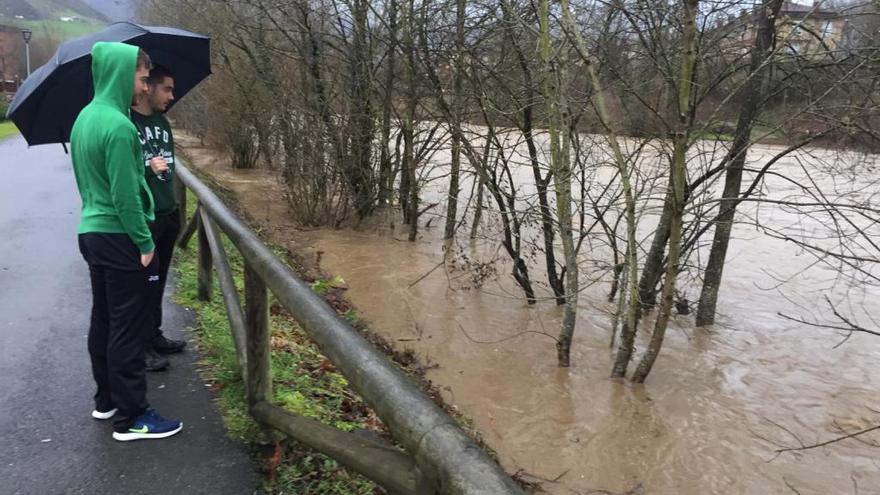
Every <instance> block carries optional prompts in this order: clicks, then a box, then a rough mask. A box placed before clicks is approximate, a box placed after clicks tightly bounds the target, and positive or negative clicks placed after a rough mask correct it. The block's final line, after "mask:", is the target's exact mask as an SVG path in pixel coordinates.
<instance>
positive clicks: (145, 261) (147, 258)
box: [141, 251, 156, 268]
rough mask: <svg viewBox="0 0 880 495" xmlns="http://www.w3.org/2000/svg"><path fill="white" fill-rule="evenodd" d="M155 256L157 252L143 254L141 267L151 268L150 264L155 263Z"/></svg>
mask: <svg viewBox="0 0 880 495" xmlns="http://www.w3.org/2000/svg"><path fill="white" fill-rule="evenodd" d="M155 254H156V251H150V252H149V253H147V254H142V255H141V265H143V267H144V268H146V267H148V266H150V263H152V262H153V256H154V255H155Z"/></svg>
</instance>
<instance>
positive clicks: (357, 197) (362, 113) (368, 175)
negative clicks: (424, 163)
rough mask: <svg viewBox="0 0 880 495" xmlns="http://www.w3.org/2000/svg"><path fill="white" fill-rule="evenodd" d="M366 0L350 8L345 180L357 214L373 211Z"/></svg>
mask: <svg viewBox="0 0 880 495" xmlns="http://www.w3.org/2000/svg"><path fill="white" fill-rule="evenodd" d="M367 13H368V6H367V0H355V2H354V8H353V19H352V20H353V27H354V32H353V35H352V52H353V53H352V61H351V75H352V79H351V95H352V116H351V119H352V137H351V141H352V142H351V153H350V154H349V160H348V161H349V163H348V164H347V170H348V174H347V175H348V182H349V185H350V187H351V188H352V193H353V194H354V202H355V210H356V211H357V214H358V217H359V218H361V219H363V218H366V217H367V216H368V215H369V214H370V213H372V211H373V207H374V204H375V203H374V202H373V198H374V195H373V190H374V184H373V164H372V156H373V155H372V152H373V125H374V120H375V119H374V116H373V105H372V98H373V76H372V73H373V70H372V63H371V61H370V60H371V58H372V53H371V51H370V49H369V44H368V41H367V31H368V29H369V28H368V26H367Z"/></svg>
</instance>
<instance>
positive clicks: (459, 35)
mask: <svg viewBox="0 0 880 495" xmlns="http://www.w3.org/2000/svg"><path fill="white" fill-rule="evenodd" d="M455 4H456V9H455V67H454V69H453V70H454V75H453V79H454V80H453V83H452V85H453V89H452V91H453V102H452V122H451V123H450V124H451V125H452V127H453V132H452V170H451V171H450V174H449V201H448V203H447V204H446V229H445V231H444V234H443V238H444V239H452V237H453V236H455V227H456V225H457V223H456V218H457V217H458V193H459V175H460V172H461V113H462V83H463V79H464V18H465V0H456V2H455Z"/></svg>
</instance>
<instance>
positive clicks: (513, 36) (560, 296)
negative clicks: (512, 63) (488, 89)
mask: <svg viewBox="0 0 880 495" xmlns="http://www.w3.org/2000/svg"><path fill="white" fill-rule="evenodd" d="M501 8H502V10H503V12H504V19H505V25H506V26H507V30H506V31H505V33H506V35H507V39H508V41H509V43H510V46H512V47H513V50H514V52H515V53H516V58H517V62H518V64H519V67H520V70H521V71H522V75H523V89H524V90H525V93H526V94H525V101H526V103H525V105H524V106H523V109H522V118H523V121H522V131H523V137H524V138H525V141H526V147H527V148H528V150H529V163H530V165H531V168H532V175H533V176H534V178H535V188H536V189H537V191H538V205H539V209H540V211H541V233H542V234H543V236H544V261H545V262H546V266H547V283H548V284H549V285H550V289H551V290H552V291H553V296H554V297H555V298H556V304H557V305H559V306H561V305H563V304H565V288H564V287H563V282H562V279H561V277H560V276H559V272H558V271H557V267H556V252H555V248H554V238H555V237H556V230H555V227H554V225H553V212H552V211H551V210H550V203H549V201H548V200H547V186H548V184H549V181H550V178H549V177H542V176H541V163H540V160H539V159H538V147H537V145H536V144H535V136H534V127H533V126H534V123H533V120H534V119H533V115H534V110H533V109H534V106H535V101H536V98H535V94H534V93H535V91H534V83H533V82H532V71H531V69H530V68H529V64H528V59H526V56H525V53H523V50H522V48H520V46H519V42H518V41H517V40H518V38H517V37H518V36H519V34H518V33H517V31H516V29H515V28H516V26H517V21H516V20H515V17H514V16H513V13H512V12H511V11H510V5H508V3H507V1H506V0H505V1H502V2H501Z"/></svg>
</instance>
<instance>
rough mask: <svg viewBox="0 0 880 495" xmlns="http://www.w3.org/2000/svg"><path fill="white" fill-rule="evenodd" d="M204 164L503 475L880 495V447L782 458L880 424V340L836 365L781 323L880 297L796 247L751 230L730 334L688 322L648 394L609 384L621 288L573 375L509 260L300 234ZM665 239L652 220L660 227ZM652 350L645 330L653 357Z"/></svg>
mask: <svg viewBox="0 0 880 495" xmlns="http://www.w3.org/2000/svg"><path fill="white" fill-rule="evenodd" d="M181 141H182V142H184V145H185V146H190V147H192V146H193V145H194V144H195V143H194V142H192V141H186V140H185V139H184V138H181ZM190 151H191V152H192V154H193V162H194V163H193V164H194V165H195V166H197V167H200V168H204V169H208V171H210V172H211V173H212V174H213V175H214V176H215V177H216V178H217V179H218V180H219V181H220V183H222V184H224V185H225V186H226V187H229V188H230V189H232V190H233V191H235V192H237V193H239V194H241V195H242V196H243V198H244V200H245V201H244V203H245V205H246V206H247V207H248V209H249V211H250V213H251V215H252V216H253V217H254V218H255V219H256V220H258V221H268V222H269V224H270V225H271V228H272V230H273V231H274V232H275V236H276V239H277V240H279V241H285V242H290V243H292V245H293V246H294V248H295V249H300V250H302V249H310V250H311V252H312V253H314V255H315V256H318V255H320V259H321V266H322V268H323V269H325V270H326V271H328V272H330V273H332V274H334V275H337V276H340V277H342V278H344V279H345V281H346V283H347V285H348V287H349V290H348V291H347V296H348V297H349V298H350V300H351V301H352V302H353V303H354V305H355V306H356V307H357V308H358V311H359V312H360V313H361V314H362V315H363V316H364V317H365V318H366V319H367V320H368V321H369V322H370V324H371V328H372V329H373V330H375V331H377V332H379V333H380V334H382V335H384V336H385V337H387V338H388V339H389V340H392V341H396V342H397V343H398V346H400V347H409V348H412V349H413V350H414V351H416V353H417V354H418V355H419V356H420V357H421V358H422V360H423V362H425V363H426V364H432V365H436V366H434V367H432V368H431V369H430V371H429V372H428V375H427V376H428V378H429V379H431V380H432V381H433V382H434V383H435V384H437V385H438V386H439V387H440V389H441V390H442V391H443V394H444V396H445V398H446V399H447V400H448V401H449V402H450V403H451V404H454V405H455V406H457V407H458V408H460V409H461V410H462V411H463V412H464V413H465V414H466V415H467V416H469V417H471V418H473V420H474V422H475V424H476V426H477V427H478V429H479V430H480V431H481V432H482V433H483V435H484V437H485V438H486V440H487V442H488V444H489V445H490V446H491V447H492V448H494V449H495V450H496V451H497V452H498V454H499V457H500V459H501V461H502V463H503V465H504V467H505V468H506V469H507V470H508V471H510V472H516V471H519V470H522V471H524V472H526V473H528V474H529V475H530V476H532V477H534V478H540V479H543V480H545V482H544V483H543V484H542V488H543V490H545V491H546V492H547V493H551V494H588V493H639V494H684V495H698V494H716V493H717V494H770V493H802V494H805V495H806V494H849V493H861V494H868V493H874V494H878V493H880V448H878V447H873V446H871V445H867V444H866V443H863V442H859V441H855V440H847V441H844V442H840V443H836V444H833V445H830V446H828V447H823V448H818V449H813V450H809V451H805V452H800V453H782V454H779V455H777V454H776V453H775V450H776V449H778V448H781V447H796V446H798V445H800V442H803V444H812V443H816V442H821V441H824V440H827V439H830V438H834V437H836V436H839V435H841V431H845V432H852V431H857V430H859V429H863V428H866V427H869V426H871V425H874V424H880V394H878V385H880V376H878V374H877V372H876V370H877V366H878V364H880V338H878V337H871V336H867V335H854V336H853V337H852V338H851V339H850V340H849V341H848V342H846V343H844V344H843V345H841V346H840V347H838V348H836V349H835V348H834V346H835V344H837V343H838V341H839V340H840V335H838V334H837V333H835V332H833V331H831V330H823V329H818V328H811V327H809V326H806V325H804V324H800V323H796V322H793V321H790V320H785V319H782V318H781V317H780V316H778V314H777V313H778V312H783V313H787V314H790V315H792V316H800V317H810V313H809V310H819V309H822V308H821V306H823V305H824V300H823V296H822V294H823V293H826V292H830V293H831V294H832V297H835V296H839V297H842V296H843V295H844V294H846V295H848V296H849V299H850V301H851V303H852V307H853V308H857V313H859V314H862V315H863V316H864V315H874V316H877V315H880V292H878V291H877V290H876V288H875V289H869V290H867V291H865V290H861V289H859V290H853V289H851V288H849V287H848V286H847V284H846V283H845V282H838V283H835V274H834V273H831V272H830V271H829V270H828V269H827V268H825V267H823V266H821V265H814V264H813V261H814V258H812V257H811V256H809V255H807V254H805V253H803V252H802V251H801V250H799V249H798V248H797V247H796V246H794V245H792V243H790V242H785V241H782V240H776V239H772V238H770V237H768V236H766V235H763V234H762V233H760V232H758V231H756V230H755V229H754V228H752V227H749V226H748V225H745V224H744V225H740V226H737V227H736V229H735V236H736V239H737V240H736V241H734V242H733V243H732V245H731V249H730V252H729V254H728V259H729V261H728V264H727V267H726V269H725V277H724V284H723V286H722V289H721V296H720V299H719V303H718V308H719V311H720V312H721V314H720V316H719V318H718V322H717V324H716V325H714V326H713V327H710V328H708V329H696V328H694V327H693V320H692V317H688V316H677V317H675V318H674V320H673V322H672V323H671V326H670V329H669V331H668V332H667V339H666V343H665V346H664V348H663V351H662V353H661V355H660V357H659V359H658V361H657V364H656V366H655V367H654V371H653V372H652V374H651V375H650V377H649V378H648V381H647V383H646V384H644V385H632V384H629V383H626V382H620V381H615V380H612V379H609V378H608V376H609V373H610V370H611V365H612V359H613V355H612V353H611V352H610V350H609V338H610V327H611V318H610V312H611V310H612V309H613V308H612V307H611V305H610V304H609V303H608V302H607V301H606V297H607V290H608V286H607V284H606V283H599V284H595V285H593V286H591V287H589V288H587V289H586V290H585V291H584V292H583V294H582V297H581V303H580V311H579V320H578V323H577V328H576V333H575V338H574V344H573V349H572V363H573V366H572V367H571V368H570V369H559V368H557V367H556V350H555V346H554V344H555V342H554V341H553V340H552V339H551V338H548V337H547V336H545V335H541V334H540V333H541V332H546V333H549V334H555V333H556V332H557V331H558V328H559V321H560V318H561V311H560V308H558V307H556V306H555V304H553V303H552V302H551V301H542V302H539V303H538V304H537V305H535V306H531V307H530V306H528V305H527V304H525V301H524V300H523V297H522V294H521V291H520V290H519V289H518V288H517V287H516V285H515V284H514V283H513V281H512V280H511V277H510V276H509V275H508V274H509V272H510V270H509V266H508V265H507V264H505V263H506V262H505V261H501V262H499V263H500V264H499V265H498V274H497V276H490V277H489V278H488V280H487V281H486V282H485V283H484V284H483V285H482V286H474V284H473V283H471V282H470V281H469V277H468V276H467V274H466V273H464V272H462V271H459V270H457V269H456V268H455V267H454V266H450V265H445V266H440V267H439V268H437V269H435V267H437V266H438V264H439V263H440V262H441V260H442V259H443V256H444V246H443V243H442V242H441V240H440V235H441V234H442V228H443V226H442V223H441V222H434V225H433V227H432V228H430V229H427V230H423V232H422V236H421V238H420V240H419V242H416V243H409V242H405V241H404V240H403V239H405V234H403V233H402V232H399V231H398V230H399V229H400V227H399V226H393V225H391V222H390V221H389V222H387V223H384V224H381V225H379V226H377V225H373V226H371V227H370V228H362V229H358V230H338V231H333V230H317V231H302V230H297V229H295V228H293V227H294V226H293V225H291V224H289V221H288V220H287V212H286V205H285V203H284V201H283V200H281V199H280V198H281V190H280V186H279V185H278V181H277V180H275V178H274V177H273V176H272V175H271V173H269V172H266V171H240V172H234V171H232V170H230V169H228V168H226V167H216V166H214V165H211V164H212V163H214V162H212V161H211V160H208V159H206V160H200V159H199V156H200V152H199V150H197V149H190ZM202 151H203V150H202ZM771 151H772V150H771ZM768 152H769V151H768ZM871 194H873V192H872V193H871ZM750 211H751V212H752V216H754V217H761V218H763V221H764V222H768V221H775V222H778V223H784V222H787V221H789V220H791V219H790V218H788V217H787V216H786V215H785V214H784V213H780V212H779V211H778V209H777V210H774V211H770V210H768V211H767V212H766V213H762V212H760V211H758V210H756V209H754V208H752V210H750ZM762 215H763V216H762ZM654 223H655V220H653V219H651V218H646V219H644V221H643V225H645V226H646V228H647V229H650V228H651V227H652V226H653V224H654ZM454 252H455V253H456V256H460V255H461V254H466V255H467V256H468V257H470V258H472V259H487V258H491V257H493V256H495V254H494V253H496V252H497V245H495V244H493V243H490V242H488V241H486V240H481V241H476V242H475V243H473V244H471V243H469V242H467V241H466V240H464V241H460V242H459V244H458V247H457V248H456V250H455V251H454ZM318 253H320V254H318ZM875 256H876V254H875ZM502 259H503V256H502ZM432 269H434V271H433V272H432V271H431V270H432ZM429 272H430V274H429V275H427V276H425V274H427V273H429ZM423 276H425V277H424V278H422V277H423ZM540 277H541V275H540V274H539V273H537V274H536V275H535V278H536V279H540ZM782 280H785V281H786V282H785V283H784V284H781V282H780V281H782ZM416 282H417V283H416ZM544 295H546V291H545V293H544ZM691 295H692V298H693V296H695V295H696V294H691ZM648 334H649V332H647V331H646V332H641V335H640V336H639V344H640V345H639V346H638V347H639V349H643V348H644V342H645V341H646V337H647V336H648ZM864 440H865V441H871V440H873V441H877V440H880V435H875V436H874V437H865V438H864Z"/></svg>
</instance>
